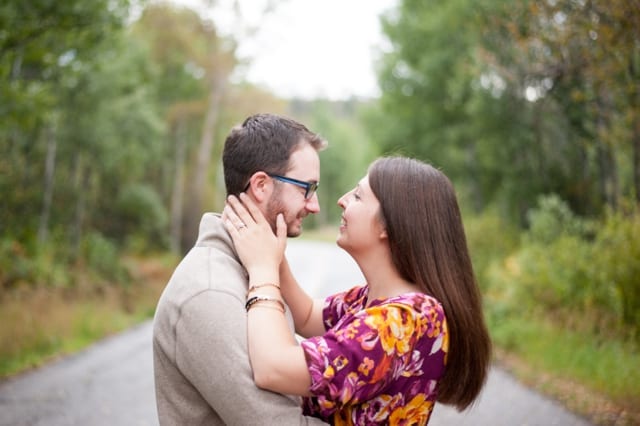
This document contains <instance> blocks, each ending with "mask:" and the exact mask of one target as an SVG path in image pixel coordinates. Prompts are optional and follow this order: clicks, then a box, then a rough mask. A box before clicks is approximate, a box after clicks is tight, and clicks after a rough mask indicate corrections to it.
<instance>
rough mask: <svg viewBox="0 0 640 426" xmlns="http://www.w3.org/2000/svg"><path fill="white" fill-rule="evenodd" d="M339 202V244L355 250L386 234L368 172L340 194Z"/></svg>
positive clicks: (365, 246) (379, 239)
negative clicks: (353, 185) (340, 217)
mask: <svg viewBox="0 0 640 426" xmlns="http://www.w3.org/2000/svg"><path fill="white" fill-rule="evenodd" d="M338 205H339V206H340V207H342V209H343V213H342V220H341V221H340V233H339V234H338V240H337V244H338V246H340V247H341V248H343V249H344V250H346V251H347V252H349V253H351V254H355V253H358V252H362V251H365V250H367V249H369V248H371V247H373V245H374V244H379V243H381V242H382V240H383V239H385V238H386V233H385V230H384V226H383V225H382V223H381V221H380V202H379V201H378V199H377V198H376V196H375V195H374V194H373V192H372V191H371V187H370V186H369V176H368V175H367V176H365V177H364V178H362V179H361V180H360V182H358V184H357V185H356V187H355V188H353V189H352V190H351V191H349V192H347V193H346V194H344V195H343V196H342V197H340V199H339V200H338Z"/></svg>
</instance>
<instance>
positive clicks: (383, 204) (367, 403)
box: [225, 157, 491, 425]
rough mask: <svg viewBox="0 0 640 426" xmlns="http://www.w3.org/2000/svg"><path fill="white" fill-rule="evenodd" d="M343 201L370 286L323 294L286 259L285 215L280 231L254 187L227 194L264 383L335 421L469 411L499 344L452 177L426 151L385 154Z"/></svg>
mask: <svg viewBox="0 0 640 426" xmlns="http://www.w3.org/2000/svg"><path fill="white" fill-rule="evenodd" d="M243 203H244V204H243ZM338 204H339V205H340V207H341V208H342V209H343V210H344V213H343V214H342V221H341V224H340V233H339V235H338V239H337V244H338V245H339V246H340V247H341V248H343V249H344V250H346V251H347V252H348V253H349V254H350V255H351V256H352V257H353V259H354V260H355V261H356V262H357V264H358V266H359V267H360V270H361V271H362V273H363V275H364V277H365V280H366V284H365V285H364V286H360V287H355V288H353V289H351V290H349V291H347V292H345V293H340V294H336V295H333V296H329V297H328V298H327V299H326V300H325V301H324V302H322V301H314V300H312V299H311V298H310V297H309V296H308V295H306V293H304V291H303V290H302V289H301V288H300V287H299V286H298V284H297V283H296V281H295V279H294V278H293V276H292V274H291V272H290V270H289V267H288V264H287V262H286V260H283V258H284V255H283V253H284V248H285V244H286V237H285V234H284V232H285V224H284V220H283V219H282V217H281V216H279V217H278V223H277V236H274V235H273V232H272V230H271V227H270V226H269V224H267V223H266V221H265V220H264V218H263V217H262V215H261V214H260V212H259V211H258V210H257V209H256V208H255V206H253V205H252V204H251V202H250V201H249V200H248V197H246V196H244V195H241V200H238V199H236V198H234V197H230V198H229V203H228V205H227V207H226V208H225V217H226V222H225V223H226V227H227V229H228V231H229V233H230V234H231V236H232V238H233V241H234V244H235V246H236V249H237V250H238V254H239V256H240V258H241V260H242V261H243V264H244V265H245V266H246V268H247V271H248V272H249V276H250V280H249V285H250V288H249V292H248V294H247V298H248V299H247V305H246V307H247V315H248V343H249V354H250V358H251V364H252V367H253V370H254V379H255V381H256V384H257V385H258V386H259V387H262V388H266V389H269V390H272V391H275V392H281V393H286V394H295V395H301V396H303V397H305V398H304V399H303V404H304V411H305V414H308V415H314V416H317V417H320V418H322V419H324V420H325V421H327V422H329V423H331V424H336V425H339V424H366V425H371V424H427V422H428V420H429V417H430V416H431V412H432V410H433V404H434V403H435V402H436V401H439V402H442V403H445V404H451V405H454V406H456V407H457V408H458V409H459V410H462V409H465V408H466V407H468V406H469V405H470V404H471V403H472V402H473V401H474V400H475V399H476V397H477V396H478V394H479V393H480V390H481V389H482V386H483V385H484V382H485V379H486V376H487V372H488V366H489V361H490V353H491V344H490V340H489V336H488V333H487V329H486V326H485V323H484V319H483V315H482V306H481V300H480V294H479V290H478V286H477V283H476V280H475V277H474V273H473V269H472V266H471V261H470V258H469V253H468V249H467V243H466V238H465V235H464V229H463V225H462V221H461V217H460V211H459V208H458V203H457V200H456V197H455V193H454V189H453V187H452V185H451V183H450V182H449V180H448V179H447V177H446V176H445V175H444V174H442V173H441V172H439V171H438V170H436V169H435V168H433V167H432V166H430V165H427V164H425V163H422V162H420V161H417V160H414V159H409V158H403V157H390V158H381V159H378V160H377V161H375V162H374V163H373V164H372V165H371V166H370V168H369V172H368V175H367V176H365V177H364V178H363V179H362V180H361V181H360V182H359V183H358V185H357V186H356V187H355V188H354V189H353V190H352V191H350V192H348V193H347V194H345V195H344V196H342V197H341V198H340V200H339V201H338ZM282 298H284V300H286V302H287V305H288V306H289V309H290V310H291V313H292V316H293V320H294V323H295V327H296V332H297V333H298V334H299V335H301V336H303V337H305V338H306V339H305V340H303V341H302V342H301V344H298V343H297V342H296V341H295V340H294V339H293V338H292V337H291V336H290V333H289V332H288V329H287V322H286V319H285V315H283V314H284V310H285V309H284V303H283V302H282Z"/></svg>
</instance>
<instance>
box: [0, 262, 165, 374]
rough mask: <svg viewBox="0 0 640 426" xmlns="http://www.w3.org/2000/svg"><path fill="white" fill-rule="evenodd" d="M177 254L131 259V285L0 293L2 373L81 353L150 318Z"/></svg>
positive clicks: (0, 372) (26, 289)
mask: <svg viewBox="0 0 640 426" xmlns="http://www.w3.org/2000/svg"><path fill="white" fill-rule="evenodd" d="M175 263H176V259H175V258H174V257H171V258H170V259H169V258H166V257H160V258H157V259H132V258H130V259H127V265H128V268H129V270H131V272H132V276H133V279H132V283H133V284H132V286H130V287H127V288H123V287H122V286H118V285H110V286H102V287H99V288H92V286H91V284H90V283H84V284H82V286H81V288H79V289H74V290H70V289H64V288H38V287H36V288H30V287H28V288H23V289H16V290H15V291H12V292H5V293H3V294H1V295H0V296H2V297H1V298H0V324H1V326H0V378H3V377H8V376H11V375H14V374H16V373H20V372H22V371H24V370H27V369H30V368H33V367H37V366H40V365H42V364H44V363H45V362H47V361H49V360H51V359H52V358H54V357H57V356H60V355H65V354H70V353H74V352H77V351H79V350H81V349H83V348H85V347H87V346H89V345H90V344H92V343H94V342H96V341H98V340H100V339H102V338H104V337H106V336H108V335H110V334H113V333H116V332H118V331H122V330H125V329H127V328H128V327H131V326H132V325H134V324H137V323H140V322H141V321H143V320H144V319H148V318H151V317H152V316H153V314H154V312H155V306H156V303H157V301H158V298H159V296H160V293H161V292H162V289H163V288H164V286H165V284H166V283H167V280H168V278H169V275H170V274H171V272H172V271H173V268H174V267H175Z"/></svg>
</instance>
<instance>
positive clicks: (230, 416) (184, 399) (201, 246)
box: [153, 213, 324, 426]
mask: <svg viewBox="0 0 640 426" xmlns="http://www.w3.org/2000/svg"><path fill="white" fill-rule="evenodd" d="M247 283H248V276H247V272H246V270H245V269H244V268H243V267H242V265H241V264H240V262H239V260H238V258H237V256H236V254H235V251H234V249H233V244H232V241H231V238H230V236H229V234H228V233H227V231H226V230H225V229H224V226H223V224H222V221H221V220H220V216H219V215H218V214H213V213H207V214H205V215H204V216H203V217H202V221H201V222H200V232H199V236H198V241H197V242H196V244H195V246H194V247H193V248H192V249H191V250H190V251H189V253H188V254H187V255H186V256H185V258H184V259H183V260H182V262H180V264H179V265H178V267H177V268H176V270H175V272H174V273H173V276H172V277H171V279H170V280H169V283H168V285H167V287H166V288H165V289H164V292H163V293H162V296H161V297H160V301H159V302H158V307H157V310H156V314H155V318H154V327H153V360H154V375H155V386H156V401H157V405H158V417H159V420H160V424H161V425H225V424H226V425H239V426H244V425H282V426H287V425H296V426H298V425H315V424H324V423H322V422H321V421H320V420H318V419H315V418H310V417H304V416H303V415H302V410H301V408H300V401H299V399H298V398H292V397H287V396H283V395H280V394H277V393H273V392H269V391H265V390H261V389H259V388H257V387H256V386H255V384H254V381H253V375H252V371H251V366H250V364H249V356H248V353H247V332H246V327H247V325H246V312H245V309H244V303H245V298H246V292H247V285H248V284H247Z"/></svg>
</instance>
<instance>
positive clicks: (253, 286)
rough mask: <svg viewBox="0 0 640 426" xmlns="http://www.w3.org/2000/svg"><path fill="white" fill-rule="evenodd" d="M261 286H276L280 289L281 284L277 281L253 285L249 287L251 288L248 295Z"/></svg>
mask: <svg viewBox="0 0 640 426" xmlns="http://www.w3.org/2000/svg"><path fill="white" fill-rule="evenodd" d="M261 287H275V288H277V289H278V290H280V286H279V285H278V284H275V283H264V284H257V285H252V286H251V287H249V290H248V291H247V296H249V293H251V292H252V291H254V290H257V289H259V288H261Z"/></svg>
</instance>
